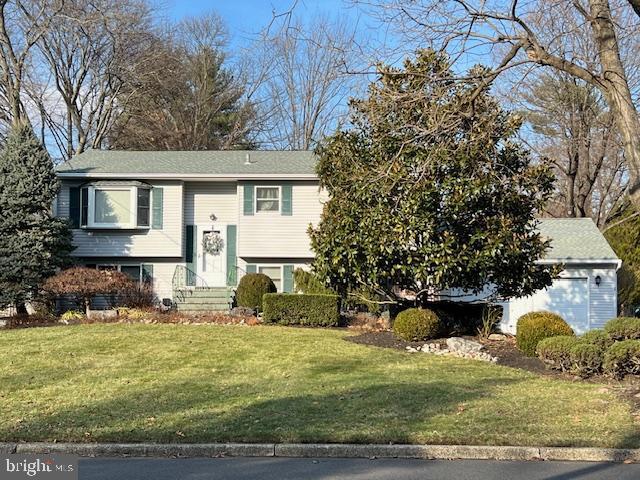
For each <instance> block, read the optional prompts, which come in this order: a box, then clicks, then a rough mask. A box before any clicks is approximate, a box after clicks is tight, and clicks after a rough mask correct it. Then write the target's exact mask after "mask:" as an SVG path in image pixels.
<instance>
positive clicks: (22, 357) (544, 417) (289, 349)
mask: <svg viewBox="0 0 640 480" xmlns="http://www.w3.org/2000/svg"><path fill="white" fill-rule="evenodd" d="M345 335H346V332H342V331H338V330H319V329H317V330H312V329H296V328H285V327H239V326H213V325H204V326H202V325H200V326H198V325H127V324H110V325H105V324H102V325H78V326H73V327H54V328H32V329H23V330H8V331H0V441H20V440H25V441H38V440H39V441H54V440H55V441H75V442H86V441H107V442H116V441H118V442H140V441H154V442H218V441H240V442H260V441H265V442H266V441H276V442H314V441H317V442H379V443H386V442H396V443H433V444H439V443H463V444H495V445H504V444H511V445H574V446H605V447H630V446H635V447H638V446H640V435H639V430H638V425H637V424H634V421H633V417H632V412H631V406H630V405H629V404H628V403H627V402H625V401H623V400H621V399H620V398H618V397H617V396H616V395H614V394H613V393H611V392H610V391H608V389H606V388H603V385H597V384H589V383H584V382H569V381H561V380H556V379H552V378H546V377H545V378H543V377H540V376H537V375H535V374H532V373H527V372H524V371H521V370H516V369H511V368H507V367H501V366H496V365H492V364H488V363H483V362H478V361H471V360H463V359H457V358H451V357H436V356H432V355H427V354H408V353H404V352H401V351H394V350H389V349H382V348H376V347H368V346H363V345H357V344H354V343H351V342H345V341H344V340H343V337H344V336H345Z"/></svg>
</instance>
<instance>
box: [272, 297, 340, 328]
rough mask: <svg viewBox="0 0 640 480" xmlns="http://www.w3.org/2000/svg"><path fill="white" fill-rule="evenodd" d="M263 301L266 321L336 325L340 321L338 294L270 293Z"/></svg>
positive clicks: (322, 325)
mask: <svg viewBox="0 0 640 480" xmlns="http://www.w3.org/2000/svg"><path fill="white" fill-rule="evenodd" d="M262 303H263V305H264V314H263V319H264V321H265V322H266V323H278V324H280V325H306V326H310V327H335V326H337V325H338V322H339V321H340V297H338V296H337V295H308V294H299V295H298V294H288V293H268V294H266V295H265V296H264V297H263V300H262Z"/></svg>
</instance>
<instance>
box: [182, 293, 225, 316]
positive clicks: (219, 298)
mask: <svg viewBox="0 0 640 480" xmlns="http://www.w3.org/2000/svg"><path fill="white" fill-rule="evenodd" d="M232 298H233V289H232V288H228V287H181V288H177V289H175V290H174V292H173V302H174V304H175V306H176V309H177V310H178V312H181V313H193V314H197V313H207V312H228V311H229V308H230V307H231V300H232Z"/></svg>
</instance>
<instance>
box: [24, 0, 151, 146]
mask: <svg viewBox="0 0 640 480" xmlns="http://www.w3.org/2000/svg"><path fill="white" fill-rule="evenodd" d="M31 21H32V22H33V23H35V19H31ZM152 39H153V33H152V27H151V12H150V10H149V8H148V7H147V5H146V3H144V2H142V1H138V0H125V1H122V0H96V1H93V2H85V1H82V0H66V1H65V2H64V6H63V8H62V9H61V11H60V12H58V14H56V15H55V16H53V17H52V19H51V21H50V25H49V28H48V29H47V30H46V31H44V32H43V34H42V35H41V36H40V38H39V39H38V41H37V47H38V52H39V58H38V60H40V62H41V64H39V65H38V64H34V66H33V68H34V71H33V78H32V79H31V81H30V82H29V84H28V86H27V87H26V92H27V93H28V95H29V97H30V100H31V102H32V103H33V104H34V106H35V110H36V112H37V114H38V115H37V116H39V119H40V124H41V130H42V133H43V135H46V136H47V138H48V139H49V141H50V142H53V143H55V146H56V148H57V150H58V151H59V152H60V153H61V155H62V157H63V158H65V159H68V158H71V157H72V156H73V155H76V154H78V153H82V152H83V151H84V150H85V149H87V148H89V147H91V148H101V147H102V146H103V145H104V142H105V139H106V137H107V135H108V134H109V133H110V132H111V129H112V126H113V123H114V121H115V119H116V118H117V116H118V115H119V114H120V113H121V112H122V111H123V110H124V109H126V104H127V98H125V97H123V96H121V95H120V93H121V91H122V89H123V88H124V87H125V85H128V84H130V83H132V82H133V80H134V79H133V78H132V77H133V75H134V71H135V69H136V67H139V65H137V64H138V63H139V62H141V61H146V67H147V68H154V62H152V61H149V59H148V58H143V56H142V52H143V51H144V50H146V49H147V48H148V47H149V46H150V45H151V40H152ZM34 63H35V62H34ZM47 73H49V75H47ZM34 116H36V115H34Z"/></svg>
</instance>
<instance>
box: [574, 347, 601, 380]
mask: <svg viewBox="0 0 640 480" xmlns="http://www.w3.org/2000/svg"><path fill="white" fill-rule="evenodd" d="M603 354H604V350H603V348H602V347H601V346H599V345H597V344H593V343H586V342H584V341H583V340H582V339H580V340H579V341H578V342H577V343H576V344H575V345H574V346H572V347H571V348H570V349H569V358H570V361H571V371H572V372H573V373H575V374H576V375H580V376H581V377H583V378H586V377H590V376H591V375H596V374H598V373H600V371H601V370H602V360H603Z"/></svg>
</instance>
